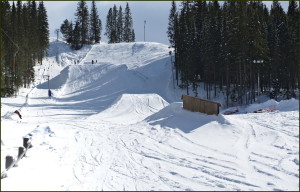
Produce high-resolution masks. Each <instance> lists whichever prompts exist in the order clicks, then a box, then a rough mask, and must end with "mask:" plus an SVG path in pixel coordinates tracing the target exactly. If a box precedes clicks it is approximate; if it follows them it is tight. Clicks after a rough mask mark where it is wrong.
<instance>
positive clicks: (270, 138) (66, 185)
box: [1, 41, 299, 191]
mask: <svg viewBox="0 0 300 192" xmlns="http://www.w3.org/2000/svg"><path fill="white" fill-rule="evenodd" d="M92 60H93V64H92ZM75 61H76V64H75ZM96 61H97V62H96ZM172 69H173V67H172V65H171V62H170V56H169V49H168V46H167V45H163V44H159V43H151V42H136V43H120V44H105V43H102V42H101V44H97V45H92V46H85V47H84V48H83V49H82V50H79V51H73V50H70V49H69V47H68V45H66V44H65V43H63V42H61V41H59V42H56V41H52V42H51V44H50V49H49V56H48V57H47V58H46V59H45V60H44V61H43V64H42V65H38V66H36V69H35V70H36V82H35V84H34V85H32V87H30V88H28V89H22V90H21V91H20V92H19V94H18V96H17V97H16V98H1V104H2V106H1V171H3V170H4V159H5V156H6V155H8V154H11V155H13V156H16V155H17V154H16V153H17V148H18V147H19V146H20V145H22V137H23V136H25V135H27V134H29V133H31V134H32V135H33V140H32V143H33V148H31V149H30V150H29V151H28V152H27V157H25V158H23V159H22V160H21V161H20V162H19V164H18V165H19V166H18V167H16V168H12V169H11V170H9V172H8V177H7V178H5V179H2V180H1V190H15V191H16V190H64V191H65V190H77V191H78V190H85V191H87V190H93V191H95V190H134V191H136V190H138V191H140V190H147V191H148V190H164V191H167V190H171V191H183V190H188V191H192V190H198V191H199V190H224V191H226V190H257V191H261V190H276V191H277V190H299V101H298V100H296V99H291V100H288V101H281V102H276V101H274V100H267V101H265V102H261V103H257V104H253V105H250V106H243V107H239V110H240V113H238V114H234V115H222V114H220V115H218V116H214V115H205V114H201V113H192V112H189V111H186V110H184V109H182V101H181V94H184V93H185V90H181V89H179V88H176V89H174V88H173V74H172ZM43 75H50V81H49V84H50V88H51V90H52V92H53V94H54V96H53V97H52V98H51V99H49V98H48V95H47V94H48V82H47V80H46V79H45V78H43ZM202 87H203V86H201V87H200V88H199V92H200V96H203V98H204V94H205V92H204V91H203V90H202ZM202 93H203V95H202ZM215 100H218V101H222V100H223V98H222V97H221V95H219V97H218V98H216V99H215ZM269 107H272V108H275V109H276V111H275V112H270V113H253V111H254V110H257V109H260V108H269ZM15 110H19V111H20V112H21V114H22V116H23V119H19V117H18V116H17V115H16V114H14V113H13V111H15ZM225 110H227V109H222V110H221V111H225Z"/></svg>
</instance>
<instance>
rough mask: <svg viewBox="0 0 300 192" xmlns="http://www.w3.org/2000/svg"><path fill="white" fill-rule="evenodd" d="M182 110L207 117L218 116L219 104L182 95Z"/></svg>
mask: <svg viewBox="0 0 300 192" xmlns="http://www.w3.org/2000/svg"><path fill="white" fill-rule="evenodd" d="M182 100H183V108H184V109H186V110H189V111H192V112H200V113H206V114H208V115H218V114H219V107H220V106H221V104H220V103H217V102H213V101H208V100H204V99H199V98H196V97H191V96H188V95H182Z"/></svg>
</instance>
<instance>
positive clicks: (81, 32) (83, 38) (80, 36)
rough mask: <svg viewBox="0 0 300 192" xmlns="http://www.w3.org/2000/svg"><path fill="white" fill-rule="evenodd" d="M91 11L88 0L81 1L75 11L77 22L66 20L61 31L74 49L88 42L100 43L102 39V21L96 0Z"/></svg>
mask: <svg viewBox="0 0 300 192" xmlns="http://www.w3.org/2000/svg"><path fill="white" fill-rule="evenodd" d="M91 5H92V6H91V10H90V12H89V10H88V6H87V4H86V1H79V2H78V4H77V10H76V12H75V23H73V22H72V21H69V20H67V19H66V20H64V22H63V24H62V25H61V26H60V32H61V33H62V34H63V37H64V39H65V40H66V41H67V43H69V44H70V46H71V48H72V49H75V50H78V49H81V48H82V47H83V45H86V44H93V43H99V42H100V40H101V31H102V22H101V20H100V18H99V13H98V10H97V7H96V3H95V1H92V4H91Z"/></svg>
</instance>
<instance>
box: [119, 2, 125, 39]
mask: <svg viewBox="0 0 300 192" xmlns="http://www.w3.org/2000/svg"><path fill="white" fill-rule="evenodd" d="M123 20H124V19H123V10H122V7H121V6H120V7H119V11H118V17H117V43H120V42H122V41H123Z"/></svg>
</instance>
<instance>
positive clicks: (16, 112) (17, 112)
mask: <svg viewBox="0 0 300 192" xmlns="http://www.w3.org/2000/svg"><path fill="white" fill-rule="evenodd" d="M15 114H17V115H18V116H19V117H20V119H22V115H21V114H20V112H19V111H18V110H15Z"/></svg>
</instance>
